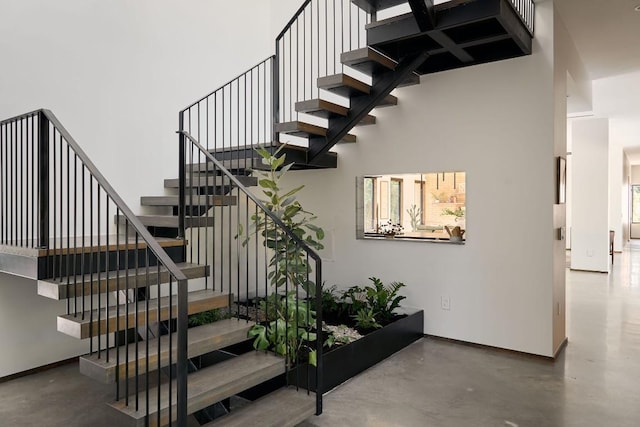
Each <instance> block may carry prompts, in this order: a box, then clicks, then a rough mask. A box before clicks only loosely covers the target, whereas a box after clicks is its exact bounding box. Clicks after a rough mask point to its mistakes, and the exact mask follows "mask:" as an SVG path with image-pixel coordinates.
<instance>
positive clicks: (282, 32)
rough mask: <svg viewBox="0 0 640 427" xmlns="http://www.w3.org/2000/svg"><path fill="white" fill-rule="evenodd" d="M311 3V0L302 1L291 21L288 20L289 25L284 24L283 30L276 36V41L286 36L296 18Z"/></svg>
mask: <svg viewBox="0 0 640 427" xmlns="http://www.w3.org/2000/svg"><path fill="white" fill-rule="evenodd" d="M309 3H311V0H305V2H304V3H302V6H300V8H298V11H297V12H296V13H295V14H294V15H293V17H292V18H291V19H290V20H289V22H287V25H285V26H284V28H283V29H282V31H280V34H278V37H276V43H277V42H278V41H280V39H281V38H282V37H284V35H285V34H286V32H287V31H289V28H291V26H292V25H293V23H294V22H296V19H298V18H299V17H300V15H302V12H304V10H305V9H306V8H307V5H308V4H309Z"/></svg>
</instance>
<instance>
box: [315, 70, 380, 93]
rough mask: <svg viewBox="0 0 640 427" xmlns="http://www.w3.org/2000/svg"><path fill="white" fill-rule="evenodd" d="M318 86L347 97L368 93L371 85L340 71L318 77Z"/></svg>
mask: <svg viewBox="0 0 640 427" xmlns="http://www.w3.org/2000/svg"><path fill="white" fill-rule="evenodd" d="M318 88H320V89H324V90H328V91H330V92H333V93H335V94H337V95H340V96H344V97H347V98H350V97H351V96H358V95H368V94H369V93H370V92H371V86H369V85H368V84H366V83H364V82H361V81H360V80H358V79H355V78H353V77H351V76H349V75H346V74H342V73H341V74H334V75H332V76H326V77H319V78H318Z"/></svg>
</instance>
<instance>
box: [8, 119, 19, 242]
mask: <svg viewBox="0 0 640 427" xmlns="http://www.w3.org/2000/svg"><path fill="white" fill-rule="evenodd" d="M11 134H12V138H11V141H12V142H13V143H12V144H11V161H10V163H11V170H10V171H9V176H10V178H11V184H10V185H11V200H10V201H9V206H10V208H9V209H10V210H11V211H12V213H13V215H10V217H11V239H9V241H10V242H12V243H13V244H15V243H16V242H17V239H16V237H17V236H16V227H15V221H16V218H17V217H18V212H17V211H16V209H17V203H16V202H15V197H16V193H17V190H18V189H17V188H16V175H17V173H18V169H17V164H16V163H17V162H16V151H17V150H16V147H17V145H16V144H17V142H16V126H15V121H13V122H11ZM11 207H13V209H11Z"/></svg>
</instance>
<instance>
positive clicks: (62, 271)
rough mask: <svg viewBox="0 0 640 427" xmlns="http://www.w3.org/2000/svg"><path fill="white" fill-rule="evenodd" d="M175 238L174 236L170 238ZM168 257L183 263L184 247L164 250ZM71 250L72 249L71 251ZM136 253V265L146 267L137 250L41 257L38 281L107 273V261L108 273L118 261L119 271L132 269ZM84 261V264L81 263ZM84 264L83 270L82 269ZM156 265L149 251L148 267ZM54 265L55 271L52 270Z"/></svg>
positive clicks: (142, 255) (141, 253)
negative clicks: (127, 267)
mask: <svg viewBox="0 0 640 427" xmlns="http://www.w3.org/2000/svg"><path fill="white" fill-rule="evenodd" d="M172 237H175V236H172ZM164 249H165V251H166V252H167V254H168V255H169V257H171V259H173V261H174V262H184V261H185V256H184V247H183V246H174V247H168V248H164ZM72 250H73V249H72ZM136 252H137V265H138V266H139V267H145V266H146V254H145V252H146V251H145V250H144V249H139V250H138V251H135V250H133V249H130V250H128V251H125V250H121V251H120V253H119V254H118V252H117V251H109V252H100V253H92V254H87V253H85V254H84V255H83V254H82V253H81V252H80V251H78V254H75V255H73V254H71V255H56V256H55V257H54V256H48V257H41V258H39V259H38V279H39V280H45V279H50V278H53V277H54V271H55V277H56V278H60V277H65V278H66V277H67V276H76V275H80V274H85V275H87V274H91V273H94V274H95V273H97V272H98V271H100V272H105V271H107V259H108V265H109V271H114V270H117V269H118V259H119V260H120V269H124V268H125V267H126V266H127V265H129V266H130V267H133V266H135V265H136ZM83 261H84V263H83ZM83 264H84V269H83ZM157 264H158V260H157V258H156V257H155V255H153V253H151V252H150V251H149V266H156V265H157ZM54 265H55V270H54Z"/></svg>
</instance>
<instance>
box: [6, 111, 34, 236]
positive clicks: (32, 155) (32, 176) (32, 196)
mask: <svg viewBox="0 0 640 427" xmlns="http://www.w3.org/2000/svg"><path fill="white" fill-rule="evenodd" d="M35 122H36V118H35V116H31V240H32V241H33V243H32V246H31V247H36V246H38V244H37V243H36V220H35V218H36V213H35V206H36V196H35V194H36V180H35V169H36V150H35V140H36V133H35ZM0 164H2V162H0Z"/></svg>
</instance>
